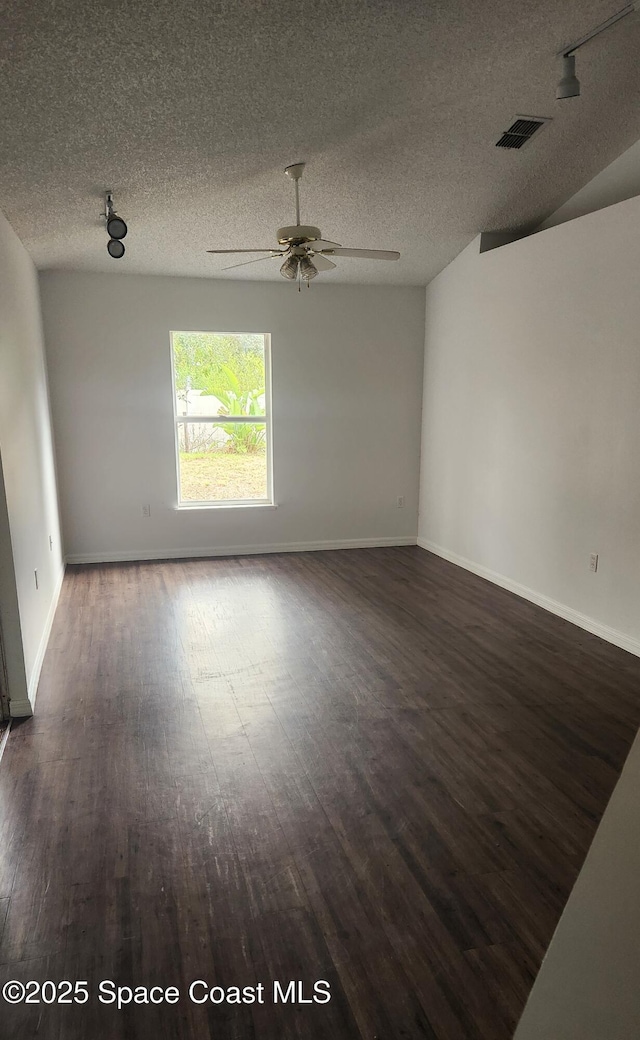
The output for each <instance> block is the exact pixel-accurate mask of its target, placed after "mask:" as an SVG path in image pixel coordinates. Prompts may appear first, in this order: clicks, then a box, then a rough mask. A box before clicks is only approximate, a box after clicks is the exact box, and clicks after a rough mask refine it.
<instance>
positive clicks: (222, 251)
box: [207, 249, 280, 256]
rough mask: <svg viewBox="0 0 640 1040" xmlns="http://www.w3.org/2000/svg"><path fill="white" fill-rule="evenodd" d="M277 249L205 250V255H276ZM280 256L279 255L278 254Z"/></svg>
mask: <svg viewBox="0 0 640 1040" xmlns="http://www.w3.org/2000/svg"><path fill="white" fill-rule="evenodd" d="M277 252H278V251H277V249H207V253H277ZM278 256H280V253H278Z"/></svg>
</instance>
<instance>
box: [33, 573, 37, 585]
mask: <svg viewBox="0 0 640 1040" xmlns="http://www.w3.org/2000/svg"><path fill="white" fill-rule="evenodd" d="M33 576H34V578H35V579H36V588H38V572H37V571H34V572H33Z"/></svg>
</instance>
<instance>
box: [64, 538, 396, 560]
mask: <svg viewBox="0 0 640 1040" xmlns="http://www.w3.org/2000/svg"><path fill="white" fill-rule="evenodd" d="M415 544H416V539H415V537H413V536H408V535H399V536H397V537H395V538H343V539H340V540H338V541H329V542H283V543H282V544H280V545H222V546H210V547H209V548H206V549H122V550H119V551H117V552H97V553H69V555H68V556H67V563H70V564H74V563H129V562H137V561H141V562H142V561H144V560H188V559H194V558H200V557H202V556H255V555H260V554H261V553H288V552H322V551H323V550H325V549H380V548H383V547H385V546H394V545H415Z"/></svg>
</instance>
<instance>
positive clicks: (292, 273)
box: [280, 256, 300, 281]
mask: <svg viewBox="0 0 640 1040" xmlns="http://www.w3.org/2000/svg"><path fill="white" fill-rule="evenodd" d="M299 262H300V258H299V257H297V256H288V257H287V259H286V260H285V262H284V263H283V265H282V267H281V268H280V274H281V275H282V277H283V278H289V279H290V280H291V281H294V280H295V279H296V278H297V277H298V264H299Z"/></svg>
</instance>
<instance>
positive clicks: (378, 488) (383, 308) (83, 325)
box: [41, 272, 424, 560]
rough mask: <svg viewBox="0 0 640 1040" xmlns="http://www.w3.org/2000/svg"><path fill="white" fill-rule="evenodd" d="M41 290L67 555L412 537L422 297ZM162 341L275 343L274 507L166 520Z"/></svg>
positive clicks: (253, 289)
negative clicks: (199, 334)
mask: <svg viewBox="0 0 640 1040" xmlns="http://www.w3.org/2000/svg"><path fill="white" fill-rule="evenodd" d="M41 291H42V300H43V314H44V323H45V338H46V343H47V356H48V362H49V372H50V384H51V398H52V409H53V420H54V430H55V436H56V444H57V453H58V455H57V457H58V472H59V477H60V498H61V510H62V519H63V530H64V533H65V544H66V549H67V553H68V559H70V560H78V559H84V560H87V559H89V560H91V559H105V558H111V559H122V558H127V557H129V558H145V557H150V556H162V555H165V554H166V555H177V554H180V553H192V552H198V551H203V552H204V551H207V550H214V551H217V550H224V549H225V548H226V549H228V548H233V547H240V548H243V547H244V548H251V547H253V548H256V547H274V546H291V545H313V544H318V543H333V542H338V543H349V542H357V543H363V542H367V541H368V540H371V542H372V543H373V542H377V543H380V542H382V543H384V542H385V541H388V542H390V543H393V542H400V541H403V540H405V541H411V540H414V541H415V535H416V530H417V486H418V469H419V449H420V407H421V382H422V363H423V340H424V293H423V291H422V290H420V289H416V288H398V287H393V286H323V285H321V284H320V285H319V284H314V285H312V286H311V288H310V289H306V288H305V289H303V291H302V292H301V293H298V292H297V291H296V289H295V287H294V286H292V285H291V284H289V283H284V282H283V284H282V285H279V284H272V283H239V282H235V283H234V282H232V283H229V282H218V283H216V282H215V281H213V280H211V281H209V280H206V279H187V278H162V277H145V276H135V275H134V276H131V275H126V274H114V275H98V274H80V273H64V272H45V273H44V274H43V275H42V276H41ZM172 329H173V330H197V331H214V332H224V331H240V332H242V331H249V332H251V331H253V332H270V333H271V334H272V361H273V418H274V456H275V466H274V473H275V497H276V501H277V504H278V508H277V509H262V508H255V507H252V508H241V509H229V508H226V509H205V510H188V511H185V510H182V511H180V510H176V508H175V503H176V474H175V458H174V447H173V444H174V440H173V438H174V432H173V420H172V414H173V413H172V398H171V365H170V353H169V333H170V331H171V330H172ZM399 495H404V496H405V498H406V507H405V508H404V509H398V508H397V504H396V503H397V498H398V496H399ZM145 502H148V503H150V504H151V517H150V519H145V518H143V516H142V504H143V503H145Z"/></svg>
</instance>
